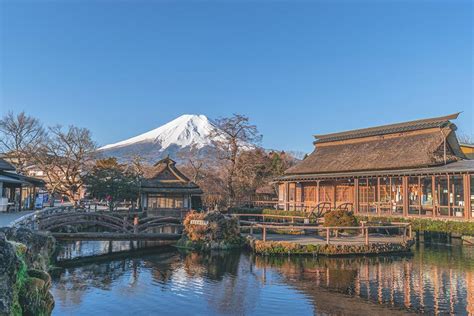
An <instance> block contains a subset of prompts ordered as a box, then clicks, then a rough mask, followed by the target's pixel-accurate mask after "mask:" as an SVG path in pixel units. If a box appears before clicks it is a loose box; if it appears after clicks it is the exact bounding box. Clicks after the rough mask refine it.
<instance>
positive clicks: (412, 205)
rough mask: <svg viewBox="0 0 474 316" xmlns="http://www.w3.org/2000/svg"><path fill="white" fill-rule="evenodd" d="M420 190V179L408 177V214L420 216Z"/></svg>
mask: <svg viewBox="0 0 474 316" xmlns="http://www.w3.org/2000/svg"><path fill="white" fill-rule="evenodd" d="M420 207H421V190H420V178H419V177H408V214H410V215H420Z"/></svg>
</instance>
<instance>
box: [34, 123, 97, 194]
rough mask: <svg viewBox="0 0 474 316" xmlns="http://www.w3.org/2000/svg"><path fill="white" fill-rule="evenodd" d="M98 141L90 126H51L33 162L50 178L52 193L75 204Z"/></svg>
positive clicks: (49, 183)
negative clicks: (46, 138) (65, 197)
mask: <svg viewBox="0 0 474 316" xmlns="http://www.w3.org/2000/svg"><path fill="white" fill-rule="evenodd" d="M95 150H96V144H95V143H94V142H93V141H92V138H91V133H90V131H89V130H88V129H85V128H79V127H75V126H69V127H68V129H66V130H63V129H62V127H61V126H59V125H58V126H54V127H50V128H49V137H48V140H47V141H46V142H45V144H44V146H41V148H40V149H39V150H38V152H37V153H36V154H35V155H34V161H35V163H36V164H37V166H38V167H39V169H40V170H42V171H43V172H44V174H45V176H46V178H47V179H48V181H47V185H48V187H49V190H50V191H51V193H59V194H62V195H65V196H67V197H68V198H69V199H70V200H71V201H74V203H76V202H77V200H78V193H79V192H80V190H81V188H82V187H83V186H84V181H83V177H82V175H83V174H84V172H85V171H86V169H87V166H88V165H89V164H90V163H91V162H92V159H93V157H94V152H95Z"/></svg>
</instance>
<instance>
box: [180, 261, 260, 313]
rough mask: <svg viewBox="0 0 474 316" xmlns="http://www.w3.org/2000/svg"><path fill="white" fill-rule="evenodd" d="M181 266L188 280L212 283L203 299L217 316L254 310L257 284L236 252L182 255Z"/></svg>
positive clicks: (246, 263)
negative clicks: (205, 298) (196, 279)
mask: <svg viewBox="0 0 474 316" xmlns="http://www.w3.org/2000/svg"><path fill="white" fill-rule="evenodd" d="M183 267H184V270H185V271H186V274H187V275H188V277H190V278H204V279H206V280H208V281H209V280H210V281H212V282H211V283H210V286H211V287H212V289H206V290H207V291H209V294H210V295H207V300H208V303H209V305H210V306H212V307H213V309H215V310H216V311H217V312H218V313H221V314H222V313H224V314H246V313H248V312H249V311H251V310H252V309H253V308H254V307H255V305H256V302H257V301H258V297H259V293H260V290H261V284H260V283H259V281H258V278H257V276H256V275H254V274H253V273H252V263H251V262H250V261H249V259H248V257H247V256H243V255H242V254H241V253H240V252H212V253H205V254H202V253H194V252H191V253H184V254H183Z"/></svg>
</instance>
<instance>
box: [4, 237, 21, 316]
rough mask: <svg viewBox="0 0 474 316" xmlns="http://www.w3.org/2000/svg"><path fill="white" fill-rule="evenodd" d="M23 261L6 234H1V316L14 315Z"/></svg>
mask: <svg viewBox="0 0 474 316" xmlns="http://www.w3.org/2000/svg"><path fill="white" fill-rule="evenodd" d="M20 267H21V261H20V259H19V258H18V256H17V254H16V250H15V247H14V245H13V244H12V243H10V242H9V241H8V240H7V239H6V237H5V234H3V233H0V315H10V314H13V310H14V308H15V306H14V305H15V301H16V300H17V298H16V297H15V295H17V293H15V291H14V290H15V289H16V283H17V275H18V272H19V270H20Z"/></svg>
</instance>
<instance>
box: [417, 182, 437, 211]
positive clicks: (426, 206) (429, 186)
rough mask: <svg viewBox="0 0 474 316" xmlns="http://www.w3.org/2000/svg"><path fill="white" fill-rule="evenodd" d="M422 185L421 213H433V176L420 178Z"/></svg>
mask: <svg viewBox="0 0 474 316" xmlns="http://www.w3.org/2000/svg"><path fill="white" fill-rule="evenodd" d="M420 185H421V215H428V216H431V215H433V212H434V207H433V205H434V204H433V202H434V200H433V177H431V176H426V177H421V178H420Z"/></svg>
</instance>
